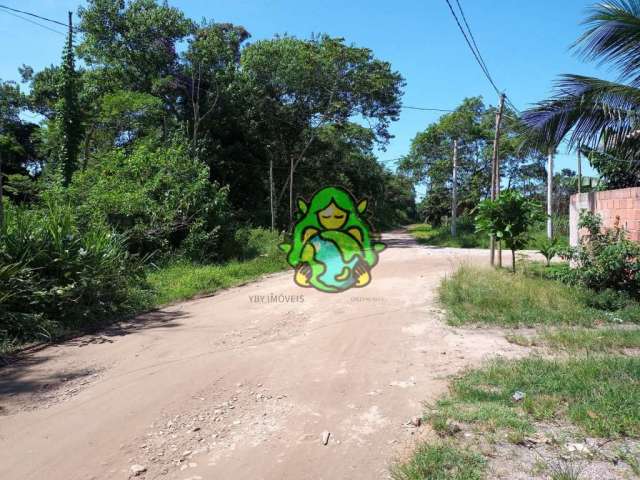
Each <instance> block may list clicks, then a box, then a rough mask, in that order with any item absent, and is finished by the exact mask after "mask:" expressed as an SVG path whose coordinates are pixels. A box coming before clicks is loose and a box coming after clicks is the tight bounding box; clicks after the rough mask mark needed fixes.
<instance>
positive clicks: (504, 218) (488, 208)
mask: <svg viewBox="0 0 640 480" xmlns="http://www.w3.org/2000/svg"><path fill="white" fill-rule="evenodd" d="M541 215H542V208H541V206H540V204H538V203H537V202H535V201H533V200H530V199H528V198H526V197H525V196H524V195H522V194H521V193H519V192H517V191H515V190H506V191H505V192H503V193H501V194H500V196H499V197H498V198H497V199H495V200H491V199H489V198H488V199H485V200H483V201H482V202H480V204H479V205H478V215H477V216H476V230H477V231H478V232H484V233H488V234H489V235H494V236H495V238H496V240H498V241H504V243H505V245H506V246H507V248H508V249H509V250H511V260H512V263H511V267H512V269H513V271H514V272H515V271H516V250H517V249H519V248H523V247H524V246H526V244H527V242H528V240H529V230H530V228H531V227H532V225H533V224H535V222H536V221H537V220H538V219H539V218H540V217H541Z"/></svg>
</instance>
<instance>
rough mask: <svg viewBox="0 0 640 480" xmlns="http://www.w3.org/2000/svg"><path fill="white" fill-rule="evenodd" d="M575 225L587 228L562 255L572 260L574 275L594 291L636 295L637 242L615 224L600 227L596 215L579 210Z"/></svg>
mask: <svg viewBox="0 0 640 480" xmlns="http://www.w3.org/2000/svg"><path fill="white" fill-rule="evenodd" d="M578 227H579V228H583V229H586V230H587V234H586V235H583V236H582V237H581V239H580V245H579V246H578V247H577V248H573V249H569V250H568V251H567V254H566V256H567V257H568V258H569V259H570V260H571V261H573V262H574V263H575V265H576V266H577V268H576V272H575V275H576V278H577V280H578V281H579V282H580V283H582V284H583V285H585V286H587V287H590V288H593V289H595V290H604V289H613V290H618V291H624V292H627V293H629V294H630V295H633V296H636V297H637V296H639V295H640V245H638V244H637V243H634V242H631V241H629V240H627V239H626V237H625V232H624V230H623V229H621V228H620V227H618V226H615V227H613V228H610V229H603V228H602V220H601V219H600V217H599V216H598V215H597V214H594V213H592V212H588V211H583V212H581V213H580V220H579V222H578Z"/></svg>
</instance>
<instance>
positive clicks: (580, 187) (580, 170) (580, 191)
mask: <svg viewBox="0 0 640 480" xmlns="http://www.w3.org/2000/svg"><path fill="white" fill-rule="evenodd" d="M578 193H582V157H581V156H580V147H578Z"/></svg>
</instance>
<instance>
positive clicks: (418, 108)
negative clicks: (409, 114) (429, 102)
mask: <svg viewBox="0 0 640 480" xmlns="http://www.w3.org/2000/svg"><path fill="white" fill-rule="evenodd" d="M401 108H402V109H403V110H405V109H406V110H424V111H427V112H455V110H447V109H445V108H428V107H411V106H409V105H403V106H402V107H401Z"/></svg>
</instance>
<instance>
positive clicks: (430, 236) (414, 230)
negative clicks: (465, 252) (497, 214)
mask: <svg viewBox="0 0 640 480" xmlns="http://www.w3.org/2000/svg"><path fill="white" fill-rule="evenodd" d="M409 233H411V235H413V237H414V238H415V239H416V241H417V242H418V243H420V244H423V245H432V246H436V247H455V248H489V238H488V237H487V236H486V235H483V234H478V233H475V229H474V227H473V225H464V224H463V225H461V226H460V228H459V229H458V234H457V236H456V237H452V236H451V227H449V226H448V225H443V226H439V227H432V226H431V225H427V224H416V225H411V226H409Z"/></svg>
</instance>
